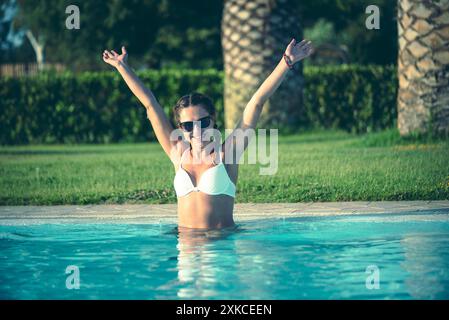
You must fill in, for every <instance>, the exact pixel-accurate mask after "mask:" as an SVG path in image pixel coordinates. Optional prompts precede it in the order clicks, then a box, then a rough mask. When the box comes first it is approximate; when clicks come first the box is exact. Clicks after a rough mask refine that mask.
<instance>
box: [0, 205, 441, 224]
mask: <svg viewBox="0 0 449 320" xmlns="http://www.w3.org/2000/svg"><path fill="white" fill-rule="evenodd" d="M405 213H407V214H434V213H439V214H449V200H438V201H437V200H435V201H433V200H425V201H351V202H299V203H236V204H235V206H234V217H235V221H236V222H237V221H242V220H250V219H260V218H269V217H310V216H338V215H366V214H405ZM149 218H151V219H164V220H165V219H169V220H172V221H176V218H177V212H176V204H153V205H151V204H149V205H146V204H123V205H59V206H0V224H2V223H8V222H11V221H13V222H15V223H17V222H20V221H22V222H23V223H30V222H33V221H34V222H51V221H56V220H57V221H67V220H70V221H74V222H81V221H84V220H88V221H92V219H94V220H97V221H123V220H126V221H127V222H128V221H136V222H144V221H145V220H146V221H148V219H149Z"/></svg>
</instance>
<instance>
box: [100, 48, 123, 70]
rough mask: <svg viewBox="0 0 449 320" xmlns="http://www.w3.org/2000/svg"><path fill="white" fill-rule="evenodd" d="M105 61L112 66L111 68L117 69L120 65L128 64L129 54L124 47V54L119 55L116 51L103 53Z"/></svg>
mask: <svg viewBox="0 0 449 320" xmlns="http://www.w3.org/2000/svg"><path fill="white" fill-rule="evenodd" d="M103 61H104V62H106V63H108V64H110V65H111V66H113V67H115V68H117V67H118V66H119V65H120V64H126V63H127V61H128V53H127V52H126V49H125V47H124V46H123V47H122V54H120V55H119V54H118V53H117V52H115V51H114V50H111V51H108V50H104V51H103Z"/></svg>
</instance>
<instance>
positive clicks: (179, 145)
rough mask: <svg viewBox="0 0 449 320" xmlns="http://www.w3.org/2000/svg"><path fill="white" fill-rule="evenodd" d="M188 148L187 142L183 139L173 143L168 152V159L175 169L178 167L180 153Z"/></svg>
mask: <svg viewBox="0 0 449 320" xmlns="http://www.w3.org/2000/svg"><path fill="white" fill-rule="evenodd" d="M189 148H190V145H189V143H186V142H185V141H182V140H180V141H178V142H176V143H175V144H174V146H173V148H172V150H171V152H170V160H171V162H172V164H173V166H174V167H175V171H176V170H177V169H178V167H179V164H180V162H181V157H182V155H183V154H184V152H185V151H186V150H188V149H189Z"/></svg>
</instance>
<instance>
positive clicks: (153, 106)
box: [103, 47, 176, 159]
mask: <svg viewBox="0 0 449 320" xmlns="http://www.w3.org/2000/svg"><path fill="white" fill-rule="evenodd" d="M127 60H128V53H127V52H126V49H125V47H122V54H120V55H119V54H118V53H117V52H115V51H114V50H111V51H108V50H105V51H104V52H103V61H104V62H106V63H108V64H110V65H112V66H113V67H115V68H116V69H117V71H118V72H119V73H120V74H121V75H122V77H123V79H124V80H125V82H126V84H127V85H128V87H129V88H130V89H131V91H132V93H134V95H135V96H136V97H137V99H139V101H140V102H141V103H142V104H143V105H144V107H145V109H146V110H147V116H148V119H149V120H150V122H151V125H152V126H153V130H154V133H155V134H156V138H157V140H158V141H159V143H160V144H161V146H162V149H164V151H165V153H166V154H167V155H168V157H169V158H170V159H171V150H172V147H174V146H175V144H176V141H170V134H171V133H172V131H173V129H174V128H173V126H172V124H171V123H170V121H169V120H168V118H167V115H166V114H165V112H164V110H163V109H162V107H161V106H160V104H159V103H158V102H157V100H156V98H155V96H154V95H153V93H152V92H151V90H150V89H148V88H146V87H145V85H144V84H143V83H142V81H141V80H140V79H139V78H138V77H137V75H136V74H135V73H134V71H133V70H132V69H131V68H130V67H129V66H128V63H127Z"/></svg>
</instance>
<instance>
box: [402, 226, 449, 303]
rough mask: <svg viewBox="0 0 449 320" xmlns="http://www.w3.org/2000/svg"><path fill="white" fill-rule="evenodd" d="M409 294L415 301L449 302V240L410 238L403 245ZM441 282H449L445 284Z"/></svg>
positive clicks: (407, 237)
mask: <svg viewBox="0 0 449 320" xmlns="http://www.w3.org/2000/svg"><path fill="white" fill-rule="evenodd" d="M401 244H402V247H403V248H404V250H405V253H404V255H405V260H404V261H403V262H402V267H403V268H404V270H405V271H406V272H407V273H408V275H407V277H406V279H405V285H406V287H407V291H408V292H409V293H410V295H411V296H412V297H413V298H414V299H448V298H449V281H448V279H449V260H448V253H449V237H448V236H444V235H443V236H442V237H438V238H436V239H435V237H429V236H427V235H410V236H406V237H404V238H403V239H402V241H401ZM441 279H446V280H445V281H441Z"/></svg>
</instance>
